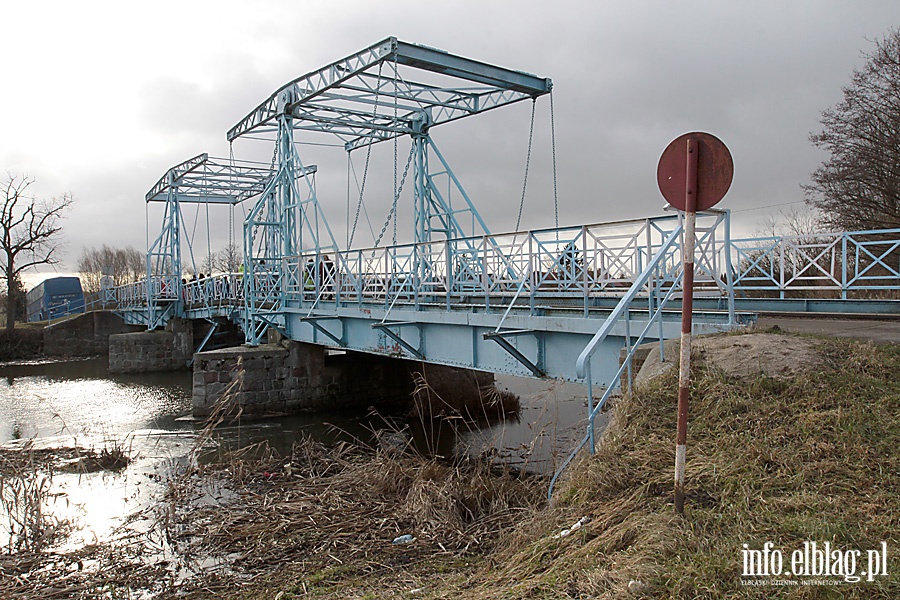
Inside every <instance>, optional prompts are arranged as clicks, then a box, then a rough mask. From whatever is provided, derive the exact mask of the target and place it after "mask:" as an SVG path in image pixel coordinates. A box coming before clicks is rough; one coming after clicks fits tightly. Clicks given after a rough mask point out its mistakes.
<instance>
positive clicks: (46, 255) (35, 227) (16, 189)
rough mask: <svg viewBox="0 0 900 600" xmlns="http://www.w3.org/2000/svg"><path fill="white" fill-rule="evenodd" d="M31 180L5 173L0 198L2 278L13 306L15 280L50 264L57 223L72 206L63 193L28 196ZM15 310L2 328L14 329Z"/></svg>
mask: <svg viewBox="0 0 900 600" xmlns="http://www.w3.org/2000/svg"><path fill="white" fill-rule="evenodd" d="M32 183H34V179H30V178H29V177H27V176H21V177H20V176H18V175H13V174H11V173H7V174H6V182H5V183H3V184H2V185H3V190H4V191H5V192H6V193H5V196H4V197H3V198H0V236H2V239H0V252H2V255H0V258H2V259H3V265H2V268H3V279H5V280H6V293H7V302H8V303H9V305H10V306H15V303H16V301H17V296H18V294H19V290H18V289H17V288H16V285H15V283H16V280H17V278H18V277H19V275H20V274H21V273H22V272H23V271H24V270H25V269H27V268H29V267H34V266H37V265H53V264H56V263H57V262H59V260H58V259H57V258H56V256H54V254H55V252H56V251H57V250H58V249H59V247H60V243H59V240H58V235H57V234H58V233H59V232H60V231H61V229H62V227H61V226H60V225H59V220H60V218H61V217H62V215H63V213H64V212H65V210H66V209H68V208H69V207H70V206H71V205H72V196H71V195H70V194H63V195H62V196H60V197H58V198H53V199H51V200H38V199H36V198H34V197H33V196H31V195H29V194H28V188H29V187H31V184H32ZM15 316H16V315H15V311H13V310H10V311H7V313H6V329H7V330H8V331H12V330H13V329H14V328H15V325H16V321H15Z"/></svg>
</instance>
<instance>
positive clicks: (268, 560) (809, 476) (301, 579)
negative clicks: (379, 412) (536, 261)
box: [0, 341, 900, 600]
mask: <svg viewBox="0 0 900 600" xmlns="http://www.w3.org/2000/svg"><path fill="white" fill-rule="evenodd" d="M819 350H820V352H819V353H818V354H817V356H819V357H820V358H821V360H822V363H821V365H820V368H819V369H818V370H817V371H815V372H811V371H809V372H804V373H802V374H800V375H797V376H793V377H785V378H778V379H776V378H772V377H767V376H765V375H756V376H753V377H750V378H746V377H745V378H741V377H739V376H736V375H727V374H726V373H724V372H723V371H721V370H719V369H717V368H716V367H715V366H714V362H713V361H714V360H715V357H714V356H711V355H707V356H706V357H705V361H703V360H698V361H695V369H694V377H693V390H692V407H691V420H690V431H689V438H688V463H687V492H688V501H687V504H686V514H685V516H684V517H681V516H677V515H676V514H675V513H674V510H673V506H672V497H671V496H672V483H671V479H672V469H673V454H674V452H673V446H674V440H673V437H674V423H675V414H674V408H675V394H676V389H677V384H676V380H675V376H674V374H669V375H667V376H665V377H663V378H660V379H658V380H656V381H653V382H650V383H648V384H646V385H644V386H643V387H641V388H640V389H639V391H638V393H636V394H634V395H632V396H630V397H625V398H622V399H621V400H619V402H618V403H617V404H616V407H615V409H614V415H615V416H614V421H613V423H612V425H611V426H610V427H609V428H608V429H607V431H606V432H605V434H604V436H603V439H602V443H601V445H600V447H599V448H598V451H597V453H596V455H594V456H593V457H588V456H582V457H581V458H580V459H579V460H578V461H577V462H576V464H575V465H573V466H572V467H571V468H570V470H569V472H568V476H567V478H565V479H564V480H563V481H562V482H561V483H560V485H559V486H558V488H557V493H556V496H555V498H554V502H553V503H552V505H550V506H546V505H545V504H544V503H543V501H542V498H543V493H544V490H545V489H546V488H545V485H546V482H545V481H542V480H539V479H534V478H522V477H518V476H516V475H515V474H514V473H510V472H498V471H497V470H496V469H495V468H494V467H492V466H491V465H490V464H488V463H485V462H481V461H456V462H449V461H440V460H434V459H428V458H423V457H420V456H413V455H409V454H404V453H402V452H400V451H392V450H391V449H390V447H385V448H381V449H378V450H372V449H364V448H359V447H355V446H340V447H337V448H324V447H322V446H321V445H319V444H316V443H314V442H312V441H310V440H302V441H301V442H299V443H298V444H297V445H296V446H295V447H294V449H293V451H292V453H291V455H290V456H287V457H278V456H276V455H274V454H273V453H271V452H269V451H268V450H267V449H266V448H264V447H255V448H251V449H246V450H244V451H242V453H241V454H236V455H231V456H230V457H226V458H227V460H225V461H223V462H221V463H218V464H216V465H206V466H201V465H199V464H197V463H195V464H194V466H193V468H192V469H190V470H189V471H188V472H187V473H185V474H184V475H183V476H182V477H181V478H179V479H176V480H174V481H173V482H172V485H171V488H170V494H169V495H168V498H167V501H166V504H165V505H164V506H165V508H166V511H165V512H164V513H163V515H164V521H163V525H164V526H163V532H164V536H163V537H164V538H165V539H166V543H167V544H171V547H172V548H174V550H175V553H174V555H173V556H174V557H177V562H178V563H179V564H180V565H182V566H187V567H188V570H187V571H182V572H183V573H188V574H190V577H187V578H186V579H183V580H179V579H178V577H177V576H176V575H175V574H176V573H177V572H178V569H177V568H175V567H174V564H175V563H174V562H173V563H171V564H169V565H165V564H163V563H160V562H156V563H152V564H151V563H148V562H147V560H146V556H144V557H143V558H142V556H141V555H140V554H139V553H136V554H134V555H133V556H129V557H127V558H128V559H127V560H112V559H111V558H110V559H108V560H107V559H97V560H98V564H100V565H101V568H100V569H99V570H93V571H91V573H93V575H90V576H89V575H83V576H81V577H80V578H79V577H77V576H76V575H75V574H73V573H72V572H71V569H70V571H69V572H66V571H61V572H62V573H63V574H64V576H61V579H59V580H58V581H56V582H54V583H56V584H57V587H58V588H61V586H62V585H63V584H65V585H69V589H70V591H71V590H74V591H73V592H72V593H71V594H70V595H69V596H66V597H76V598H91V597H109V598H117V597H128V596H127V595H126V594H125V592H128V593H131V591H133V590H138V589H146V590H155V591H157V592H158V595H157V597H158V598H168V597H176V596H177V597H188V598H210V597H225V598H246V599H250V598H277V599H279V600H288V599H291V598H335V599H337V598H407V597H415V598H429V599H432V598H454V599H459V598H466V599H470V598H471V599H476V600H478V599H488V598H502V599H518V598H522V599H524V598H547V599H549V598H623V597H624V598H672V599H674V598H685V599H693V598H710V599H711V598H747V597H750V598H768V597H791V598H795V597H796V598H896V597H900V575H898V573H900V572H898V571H897V562H896V560H894V559H893V558H892V561H891V564H890V566H889V576H888V577H883V578H880V579H878V580H877V581H876V582H874V583H866V582H861V583H857V584H846V585H842V586H839V587H831V586H809V587H793V588H779V587H763V588H751V587H742V586H741V564H742V563H741V544H743V543H747V544H750V546H751V547H754V548H758V547H760V546H761V545H762V543H764V542H765V541H772V542H774V543H775V544H776V547H779V548H783V549H786V550H790V549H793V548H797V547H799V546H800V545H801V544H802V543H803V541H805V540H817V541H819V542H824V541H830V542H832V543H833V544H834V545H835V546H836V547H839V548H843V549H850V548H854V549H861V550H866V549H870V548H878V547H879V545H880V543H881V542H882V541H885V542H887V544H888V552H889V555H890V556H892V557H893V555H894V554H896V548H897V547H898V542H900V534H898V528H897V522H898V517H900V501H898V494H900V420H898V415H900V385H898V384H897V382H896V373H897V372H898V371H900V348H898V347H894V346H874V345H871V344H859V343H854V342H847V341H830V342H820V348H819ZM582 517H588V518H589V519H590V520H589V521H587V522H586V524H584V526H583V527H581V528H580V529H577V530H574V531H572V532H571V533H570V534H569V535H566V536H561V535H559V534H560V532H561V530H562V529H563V528H568V527H570V526H571V525H572V524H573V523H575V522H577V521H578V520H579V519H581V518H582ZM407 533H408V534H412V535H413V536H415V537H416V540H415V542H413V543H411V544H403V545H400V544H396V545H395V544H392V543H391V542H392V540H393V539H394V538H395V537H397V536H399V535H401V534H407ZM104 553H107V554H104ZM107 555H108V556H110V557H112V556H121V551H120V554H119V555H116V554H114V553H113V552H112V551H111V550H110V549H108V548H107V549H95V550H94V551H93V554H91V556H92V557H94V558H96V557H98V556H99V557H103V556H107ZM195 559H196V560H195ZM172 560H173V561H174V560H175V559H174V558H173V559H172ZM0 567H2V568H4V573H7V572H9V571H7V570H6V566H5V565H4V564H3V563H2V557H0ZM106 568H108V570H103V569H106ZM85 571H88V570H87V569H85ZM33 573H34V570H32V571H31V572H29V573H27V574H26V575H29V576H31V575H32V574H33ZM100 573H102V577H101V575H100ZM26 575H17V576H19V577H25V576H26ZM4 581H6V580H4ZM638 582H639V583H638ZM629 584H631V585H630V587H629ZM78 586H81V587H78ZM48 587H49V583H48V584H47V585H45V586H44V587H43V588H42V587H39V586H33V585H32V586H31V587H25V588H13V587H7V588H4V587H3V586H2V584H0V596H3V597H6V596H9V597H29V598H32V597H33V598H36V597H52V594H45V593H43V592H44V591H45V590H47V589H48ZM8 590H27V591H28V593H30V594H31V595H28V594H26V593H25V592H22V593H21V594H19V596H16V595H15V594H13V593H7V591H8ZM100 592H102V593H100ZM4 594H6V596H4ZM117 594H119V595H117Z"/></svg>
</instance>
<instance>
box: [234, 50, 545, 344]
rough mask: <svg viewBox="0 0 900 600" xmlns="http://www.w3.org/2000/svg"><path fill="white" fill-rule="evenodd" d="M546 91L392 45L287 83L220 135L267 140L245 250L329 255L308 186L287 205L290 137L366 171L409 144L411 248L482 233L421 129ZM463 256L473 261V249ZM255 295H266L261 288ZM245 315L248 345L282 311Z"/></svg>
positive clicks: (294, 161) (259, 309) (297, 162)
mask: <svg viewBox="0 0 900 600" xmlns="http://www.w3.org/2000/svg"><path fill="white" fill-rule="evenodd" d="M551 89H552V82H551V81H550V80H549V79H546V78H540V77H536V76H534V75H530V74H528V73H523V72H521V71H514V70H510V69H506V68H503V67H498V66H495V65H490V64H487V63H483V62H479V61H475V60H471V59H467V58H463V57H461V56H457V55H453V54H450V53H448V52H444V51H441V50H436V49H433V48H428V47H425V46H420V45H416V44H410V43H407V42H402V41H400V40H398V39H397V38H393V37H392V38H388V39H385V40H382V41H381V42H378V43H377V44H375V45H373V46H370V47H368V48H366V49H364V50H362V51H360V52H357V53H355V54H352V55H350V56H347V57H345V58H343V59H341V60H338V61H336V62H334V63H332V64H330V65H327V66H326V67H323V68H321V69H319V70H316V71H312V72H310V73H307V74H305V75H303V76H301V77H298V78H297V79H294V80H293V81H291V82H289V83H287V84H286V85H284V86H282V87H281V88H279V89H278V90H276V91H275V92H274V93H273V94H272V95H271V96H269V98H267V99H266V100H265V101H264V102H263V103H262V104H260V105H259V106H257V107H256V108H255V109H254V110H253V111H251V112H250V113H249V114H248V115H247V116H246V117H244V118H243V119H242V120H241V121H239V122H238V123H237V124H236V125H235V126H234V127H232V128H231V130H229V132H228V136H227V137H228V140H229V141H230V142H232V141H234V140H236V139H238V138H240V137H242V136H250V135H253V136H260V135H267V134H268V135H274V139H275V145H276V158H277V174H276V176H275V178H274V179H273V180H272V190H271V193H270V194H268V195H265V194H264V195H263V197H262V198H261V199H260V201H259V202H258V204H257V207H255V208H254V210H253V211H252V212H251V217H253V219H255V220H253V219H251V220H249V221H248V222H247V223H246V226H245V240H244V245H245V248H248V247H252V245H253V239H254V237H255V236H257V235H258V233H259V232H260V231H261V230H265V231H266V232H267V235H269V236H270V237H273V238H278V239H280V240H281V256H291V255H295V254H302V253H304V252H307V251H313V252H316V253H319V254H321V253H323V252H326V251H327V252H331V253H336V252H337V251H338V245H337V243H336V242H335V240H334V236H333V234H332V233H331V229H330V227H328V225H327V221H326V220H325V217H324V213H322V212H321V210H320V209H319V205H318V202H317V200H316V196H315V190H314V188H312V187H309V197H310V200H309V201H308V203H306V204H304V203H301V202H298V201H297V200H296V198H297V177H296V170H297V169H298V168H300V169H302V164H303V163H302V162H301V159H300V156H299V154H298V152H297V146H296V144H295V143H294V136H295V133H296V132H302V133H307V132H312V133H319V134H328V135H330V136H336V137H337V138H338V139H339V140H340V141H341V142H342V143H343V145H344V148H345V150H346V151H347V152H348V153H350V152H352V151H354V150H357V149H361V148H365V149H366V152H367V167H368V153H369V152H370V151H371V146H372V145H373V144H375V143H378V142H383V141H387V140H392V139H396V138H398V137H400V136H409V137H410V139H411V142H412V143H411V148H410V156H409V162H408V167H409V164H410V163H411V166H412V178H411V179H412V188H413V207H414V208H413V212H414V215H413V216H414V223H415V231H414V241H415V243H429V242H431V241H432V240H434V239H436V238H438V237H440V238H442V239H448V240H449V239H469V238H471V237H472V236H476V235H489V234H490V230H489V228H488V226H487V224H486V223H485V222H484V220H483V219H482V217H481V215H480V214H479V212H478V210H477V209H476V207H475V204H474V203H473V202H472V200H471V199H470V197H469V196H468V194H467V193H466V192H465V189H464V188H463V186H462V184H461V183H460V181H459V179H458V178H457V177H456V175H455V174H454V173H453V171H452V169H451V168H450V165H449V164H448V163H447V161H446V160H445V159H444V157H443V155H442V154H441V153H440V151H439V150H438V148H437V146H436V144H435V142H434V140H433V138H432V137H431V129H432V128H433V127H435V126H436V125H440V124H443V123H448V122H451V121H456V120H458V119H461V118H464V117H467V116H472V115H475V114H479V113H482V112H485V111H488V110H493V109H495V108H499V107H502V106H506V105H508V104H512V103H515V102H520V101H523V100H527V99H529V98H530V99H532V100H536V99H537V98H538V97H540V96H542V95H545V94H548V93H550V91H551ZM408 167H407V168H408ZM364 178H365V175H364ZM401 186H402V183H401ZM398 196H399V191H396V190H395V197H394V199H393V206H392V209H391V214H395V213H396V210H397V201H398ZM361 201H362V199H360V202H361ZM297 209H299V211H298V210H297ZM312 214H315V216H316V218H318V219H320V220H321V222H322V223H324V231H325V233H326V235H325V236H324V237H323V236H322V235H320V233H319V232H318V231H315V230H314V229H313V228H312V227H311V225H310V223H309V220H310V218H311V217H310V215H312ZM395 218H396V216H395ZM296 220H300V221H301V222H300V223H299V224H298V223H297V222H296ZM304 231H305V232H307V233H308V235H307V236H306V238H304V235H303V232H304ZM350 241H351V242H352V236H351V239H350ZM470 249H471V250H472V252H473V254H475V252H474V250H475V248H474V246H473V247H471V248H470ZM245 265H246V266H247V268H248V269H249V270H250V271H251V272H252V273H253V274H254V280H255V279H256V278H257V277H256V276H262V277H263V279H267V280H269V281H271V285H269V286H268V289H275V288H277V287H278V286H280V285H281V283H282V279H281V277H282V275H283V273H281V272H275V271H277V269H278V268H277V267H276V265H275V264H270V262H269V261H268V260H266V259H263V260H261V261H260V260H258V259H257V257H256V256H254V255H252V253H248V254H247V256H246V259H245ZM420 266H421V267H422V271H421V272H419V273H418V275H417V276H419V277H421V278H427V277H428V276H429V274H428V273H427V265H426V264H424V263H422V264H421V265H420ZM481 270H484V267H483V266H482V267H481ZM273 273H274V275H273ZM260 291H261V292H263V295H264V296H268V295H269V294H268V292H267V290H260ZM251 296H252V295H251ZM248 302H250V300H248ZM248 309H249V310H248V315H249V316H248V318H249V319H250V321H252V323H251V325H250V327H248V332H247V341H248V343H251V344H255V343H259V341H260V339H261V335H262V333H263V331H264V329H265V327H267V326H275V327H279V328H283V327H284V324H285V313H284V307H283V305H282V304H281V303H280V302H279V301H277V300H276V299H275V298H272V297H269V298H266V300H265V301H264V303H263V306H250V305H249V304H248Z"/></svg>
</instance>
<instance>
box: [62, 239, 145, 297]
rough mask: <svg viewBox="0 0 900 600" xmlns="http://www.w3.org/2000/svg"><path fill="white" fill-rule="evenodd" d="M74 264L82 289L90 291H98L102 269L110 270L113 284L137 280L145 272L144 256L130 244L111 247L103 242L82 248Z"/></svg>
mask: <svg viewBox="0 0 900 600" xmlns="http://www.w3.org/2000/svg"><path fill="white" fill-rule="evenodd" d="M75 266H76V268H77V269H78V272H79V273H80V275H81V283H82V287H83V288H84V291H85V292H90V293H93V292H98V291H100V280H101V279H102V278H103V275H104V270H108V271H110V272H111V275H112V279H113V284H114V285H123V284H126V283H131V282H133V281H138V280H140V279H143V278H144V277H145V276H146V274H147V263H146V257H145V256H144V254H143V253H142V252H140V251H138V250H136V249H135V248H133V247H131V246H128V247H126V248H112V247H110V246H107V245H106V244H104V245H103V246H101V247H100V248H94V247H91V248H84V249H83V250H82V251H81V256H80V257H79V258H78V262H76V263H75Z"/></svg>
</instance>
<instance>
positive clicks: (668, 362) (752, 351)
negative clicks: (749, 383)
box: [637, 333, 822, 382]
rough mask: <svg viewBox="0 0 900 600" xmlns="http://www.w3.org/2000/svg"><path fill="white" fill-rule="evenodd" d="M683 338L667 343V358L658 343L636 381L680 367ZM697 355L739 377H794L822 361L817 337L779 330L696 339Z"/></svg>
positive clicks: (695, 352) (695, 350)
mask: <svg viewBox="0 0 900 600" xmlns="http://www.w3.org/2000/svg"><path fill="white" fill-rule="evenodd" d="M680 343H681V342H680V340H677V339H676V340H669V341H668V342H666V344H665V361H664V362H660V360H659V346H655V347H654V348H653V349H652V350H651V351H650V354H649V355H648V356H647V360H646V361H645V362H644V364H643V366H642V367H641V369H640V371H639V372H638V376H637V381H638V382H641V381H647V380H649V379H653V378H654V377H657V376H659V375H661V374H663V373H665V372H666V371H668V370H669V369H671V368H677V367H678V353H679V346H680ZM694 355H695V356H698V355H699V356H701V357H702V358H703V359H704V360H705V362H706V363H707V364H708V365H712V366H715V367H718V368H720V369H722V370H724V371H725V372H726V373H727V374H728V375H731V376H736V377H755V376H757V375H760V374H761V375H765V376H766V377H774V378H783V377H793V376H795V375H797V374H799V373H801V372H802V371H804V370H808V369H810V368H815V367H816V365H819V364H821V363H822V355H821V352H820V351H819V350H818V343H817V342H816V340H812V339H806V338H800V337H795V336H792V335H782V334H778V333H748V334H746V335H723V334H718V335H711V336H704V337H699V338H695V339H694Z"/></svg>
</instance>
